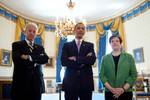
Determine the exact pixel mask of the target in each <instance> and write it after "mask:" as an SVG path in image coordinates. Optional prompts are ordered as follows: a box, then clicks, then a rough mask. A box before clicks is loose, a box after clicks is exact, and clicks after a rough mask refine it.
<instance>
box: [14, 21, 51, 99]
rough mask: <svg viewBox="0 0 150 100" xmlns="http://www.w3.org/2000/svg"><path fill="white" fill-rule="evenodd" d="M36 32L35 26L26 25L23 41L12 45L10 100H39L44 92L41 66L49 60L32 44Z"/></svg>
mask: <svg viewBox="0 0 150 100" xmlns="http://www.w3.org/2000/svg"><path fill="white" fill-rule="evenodd" d="M37 30H38V27H37V25H36V24H34V23H29V24H27V26H26V29H25V35H26V38H25V40H22V41H17V42H14V43H13V44H12V59H13V62H14V72H13V82H12V88H11V89H12V91H11V97H12V100H41V94H42V93H43V92H44V91H45V88H44V80H43V73H42V71H41V65H42V64H45V63H47V62H48V59H49V58H48V56H47V54H46V53H45V50H44V48H43V47H42V46H40V45H37V44H34V38H35V37H36V32H37Z"/></svg>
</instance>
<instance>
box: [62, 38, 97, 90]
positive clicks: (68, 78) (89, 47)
mask: <svg viewBox="0 0 150 100" xmlns="http://www.w3.org/2000/svg"><path fill="white" fill-rule="evenodd" d="M90 52H91V53H92V56H91V57H86V55H87V54H88V53H90ZM71 56H76V61H71V60H69V59H68V57H71ZM95 59H96V57H95V52H94V47H93V44H92V43H89V42H85V41H82V44H81V47H80V52H78V49H77V46H76V43H75V40H74V41H72V42H68V43H66V44H64V46H63V50H62V56H61V63H62V66H66V71H65V75H64V79H63V90H64V91H78V90H81V91H93V90H94V84H93V72H92V67H91V65H93V64H94V62H95Z"/></svg>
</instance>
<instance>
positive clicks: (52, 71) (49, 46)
mask: <svg viewBox="0 0 150 100" xmlns="http://www.w3.org/2000/svg"><path fill="white" fill-rule="evenodd" d="M44 47H45V51H46V53H47V55H48V56H49V57H53V58H54V59H56V35H55V33H54V32H45V43H44ZM43 73H44V77H56V61H54V66H51V67H45V68H44V70H43Z"/></svg>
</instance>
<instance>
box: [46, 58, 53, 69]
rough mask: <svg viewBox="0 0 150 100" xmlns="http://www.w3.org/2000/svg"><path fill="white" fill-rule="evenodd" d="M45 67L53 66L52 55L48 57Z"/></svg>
mask: <svg viewBox="0 0 150 100" xmlns="http://www.w3.org/2000/svg"><path fill="white" fill-rule="evenodd" d="M46 67H54V57H49V60H48V63H47V64H46Z"/></svg>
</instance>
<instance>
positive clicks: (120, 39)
mask: <svg viewBox="0 0 150 100" xmlns="http://www.w3.org/2000/svg"><path fill="white" fill-rule="evenodd" d="M113 38H118V39H119V41H120V44H121V43H122V38H121V37H120V36H119V35H112V36H111V37H110V38H109V43H111V40H112V39H113Z"/></svg>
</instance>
